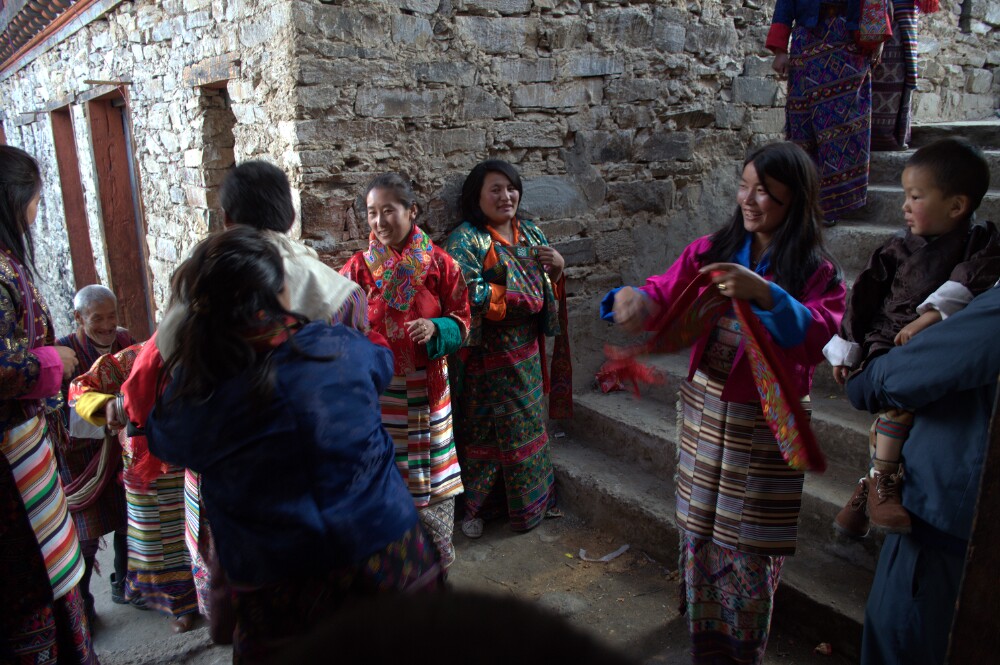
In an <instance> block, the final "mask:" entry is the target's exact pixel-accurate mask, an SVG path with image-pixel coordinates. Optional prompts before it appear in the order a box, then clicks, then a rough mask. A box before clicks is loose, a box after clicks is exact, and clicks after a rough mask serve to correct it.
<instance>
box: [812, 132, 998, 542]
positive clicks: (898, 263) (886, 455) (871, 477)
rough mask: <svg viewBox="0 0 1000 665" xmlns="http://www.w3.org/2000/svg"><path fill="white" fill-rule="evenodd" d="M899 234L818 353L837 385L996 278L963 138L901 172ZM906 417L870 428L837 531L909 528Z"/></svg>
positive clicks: (981, 170) (979, 175) (992, 246)
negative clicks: (902, 222)
mask: <svg viewBox="0 0 1000 665" xmlns="http://www.w3.org/2000/svg"><path fill="white" fill-rule="evenodd" d="M902 181H903V190H904V192H905V195H906V198H905V201H904V203H903V213H904V217H905V219H906V226H907V230H906V232H905V234H902V235H896V236H894V237H893V238H891V239H890V240H888V241H887V242H886V243H884V244H883V245H882V246H881V247H879V248H878V249H877V250H875V252H874V254H872V256H871V258H870V259H869V260H868V265H867V266H866V267H865V269H864V271H862V272H861V274H860V275H859V276H858V278H857V280H856V281H855V282H854V287H853V288H852V290H851V296H850V302H849V303H848V306H847V313H846V315H845V316H844V320H843V322H842V323H841V327H840V334H839V335H837V336H835V337H834V338H833V339H831V340H830V342H829V343H828V344H827V345H826V347H825V348H824V349H823V355H825V356H826V359H827V360H828V361H829V362H830V364H831V365H833V376H834V379H835V380H836V381H837V383H840V384H843V383H844V382H845V381H846V380H847V377H848V375H849V374H850V373H851V372H852V371H854V370H857V369H860V368H862V367H864V366H865V365H866V364H868V363H869V362H871V361H872V360H873V359H875V358H877V357H878V356H880V355H882V354H884V353H886V352H887V351H888V350H889V349H891V348H892V347H893V346H899V345H901V344H906V343H907V342H908V341H909V340H910V339H911V338H913V336H914V335H916V334H917V333H919V332H920V331H921V330H923V329H925V328H927V327H928V326H931V325H933V324H935V323H937V322H938V321H941V320H943V319H945V318H947V317H948V316H950V315H952V314H954V313H955V312H957V311H959V310H961V309H962V308H963V307H965V306H966V305H967V304H968V303H969V301H971V300H972V299H973V298H974V297H975V296H977V295H979V294H980V293H982V292H983V291H985V290H986V289H989V288H990V287H992V286H993V285H994V284H995V283H996V282H997V279H998V278H1000V235H998V232H997V229H996V227H995V226H994V225H993V224H992V223H989V222H985V223H977V222H976V221H975V219H974V213H975V211H976V209H977V208H978V207H979V205H980V203H981V202H982V200H983V197H984V196H985V195H986V191H987V190H988V189H989V182H990V171H989V165H988V164H987V162H986V159H985V158H984V157H983V155H982V153H981V152H980V151H979V150H978V149H977V148H976V147H974V146H972V145H971V144H970V143H968V142H967V141H965V140H962V139H956V138H947V139H942V140H939V141H935V142H934V143H931V144H930V145H927V146H925V147H923V148H921V149H919V150H917V151H916V153H914V154H913V156H912V157H910V159H909V160H908V161H907V163H906V168H905V169H904V170H903V177H902ZM912 425H913V414H912V413H910V412H908V411H905V410H902V409H892V410H887V411H884V412H882V413H880V414H879V416H878V418H877V419H876V420H875V423H874V424H873V425H872V436H871V439H872V441H871V443H872V445H873V447H874V452H873V455H872V468H871V470H870V471H869V473H868V475H867V476H865V477H864V478H861V479H860V480H859V481H858V485H857V487H856V488H855V491H854V495H853V496H852V497H851V499H850V501H848V503H847V505H846V506H844V508H843V509H842V510H841V511H840V512H839V513H838V514H837V517H836V519H835V521H834V524H835V526H836V527H837V529H838V530H840V531H841V532H843V533H845V534H847V535H850V536H853V537H863V536H865V535H866V534H867V533H868V524H869V519H870V521H871V524H872V526H875V527H876V528H878V529H882V530H884V531H888V532H892V533H908V532H909V531H910V528H911V522H910V515H909V513H907V512H906V509H905V508H904V507H903V505H902V498H901V496H900V490H901V484H902V479H903V466H902V464H901V457H902V447H903V442H904V441H905V440H906V437H907V435H908V434H909V431H910V427H911V426H912Z"/></svg>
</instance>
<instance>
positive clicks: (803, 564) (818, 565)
mask: <svg viewBox="0 0 1000 665" xmlns="http://www.w3.org/2000/svg"><path fill="white" fill-rule="evenodd" d="M552 459H553V465H554V467H555V472H556V479H557V483H558V491H559V492H560V497H562V498H561V501H563V504H564V505H565V506H566V507H567V509H568V510H570V511H571V512H572V513H573V514H574V515H576V516H578V517H581V518H584V519H587V520H588V521H589V522H591V523H592V524H593V525H594V526H596V527H598V528H601V529H602V530H606V531H609V532H611V533H613V534H614V535H616V536H619V537H621V538H623V539H624V540H623V542H627V541H631V542H629V544H630V545H632V546H633V547H639V548H641V549H643V550H644V551H647V552H649V553H650V554H651V555H652V556H653V557H655V558H657V559H660V560H661V561H667V562H671V563H672V562H676V561H677V543H678V538H679V532H678V531H677V527H676V525H675V523H674V502H673V495H672V493H668V494H669V496H663V494H662V492H660V493H654V492H651V491H649V488H650V487H653V486H657V485H659V486H664V485H665V484H664V483H663V482H662V480H660V479H659V478H656V477H655V476H652V475H651V474H649V473H646V472H643V471H634V470H630V471H628V473H624V472H617V470H616V469H615V467H616V466H617V465H616V464H615V462H614V460H613V459H612V458H610V457H608V456H607V455H604V454H602V453H599V452H596V451H592V450H587V449H584V448H581V447H580V446H577V445H560V446H555V447H553V450H552ZM640 487H645V488H646V489H647V491H645V492H643V491H640V490H638V489H636V488H640ZM595 495H597V496H596V497H595ZM581 497H592V500H591V502H590V505H586V500H585V499H584V500H581ZM652 534H655V536H654V535H652ZM671 567H676V563H673V565H672V566H671ZM818 571H823V572H825V573H827V574H826V575H824V574H819V575H818V574H817V572H818ZM835 571H839V572H840V573H841V575H845V576H846V577H847V578H849V580H850V583H846V584H845V583H844V582H843V581H842V580H840V579H830V576H829V573H832V572H835ZM871 579H872V575H871V572H870V571H868V570H865V569H864V568H861V567H858V566H854V565H852V564H850V563H849V562H846V561H844V560H842V559H838V558H836V557H834V556H832V555H829V554H826V553H824V552H822V551H821V550H819V549H816V548H813V547H811V546H810V545H809V544H808V542H803V541H801V539H800V542H799V544H798V552H797V554H796V555H795V556H791V557H787V558H786V559H785V563H784V564H783V569H782V575H781V583H780V584H779V587H778V592H777V594H776V598H775V607H774V621H775V623H776V624H778V625H781V626H783V627H789V628H792V629H793V630H794V631H795V632H796V633H798V634H800V635H802V636H804V637H806V638H809V639H813V640H815V641H817V643H818V642H829V643H830V644H832V645H833V647H834V650H835V651H837V652H838V653H842V654H845V655H848V656H851V657H857V655H858V650H859V646H860V643H861V629H862V624H863V621H864V597H865V596H866V595H867V589H868V588H870V586H871Z"/></svg>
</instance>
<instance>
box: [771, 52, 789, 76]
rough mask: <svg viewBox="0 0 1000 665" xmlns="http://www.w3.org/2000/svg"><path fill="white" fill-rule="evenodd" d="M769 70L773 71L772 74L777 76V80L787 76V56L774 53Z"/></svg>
mask: <svg viewBox="0 0 1000 665" xmlns="http://www.w3.org/2000/svg"><path fill="white" fill-rule="evenodd" d="M771 69H773V70H774V73H775V74H777V75H778V78H785V77H786V76H788V54H787V53H775V54H774V62H772V63H771Z"/></svg>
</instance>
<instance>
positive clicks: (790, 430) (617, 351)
mask: <svg viewBox="0 0 1000 665" xmlns="http://www.w3.org/2000/svg"><path fill="white" fill-rule="evenodd" d="M711 283H712V282H711V276H710V275H708V274H702V275H699V276H698V277H697V278H696V279H695V280H694V281H692V282H691V284H689V285H688V286H687V288H685V289H684V292H683V293H682V294H681V295H680V297H679V298H678V299H677V300H676V302H674V303H673V304H672V305H671V306H670V307H669V308H668V309H667V310H666V312H665V313H664V314H662V315H661V316H659V317H658V319H657V320H656V321H655V322H654V324H653V328H654V330H656V331H657V332H656V334H655V335H653V337H651V338H650V339H649V340H647V341H645V342H643V343H642V344H638V345H636V346H632V347H613V346H607V347H605V354H606V355H607V356H608V358H609V360H608V361H607V362H606V363H605V364H604V365H603V366H602V368H601V371H602V372H607V373H614V374H616V375H617V377H618V378H619V380H621V381H622V383H626V382H628V383H631V384H632V386H633V390H634V392H635V393H636V394H638V384H639V383H640V382H642V383H649V382H650V381H649V377H650V375H651V370H650V368H648V367H646V366H644V365H642V364H641V363H639V362H638V361H636V360H635V356H638V355H643V354H649V353H673V352H675V351H679V350H681V349H683V348H685V347H687V346H690V345H691V344H693V343H694V342H695V341H696V340H697V339H699V338H700V337H702V336H704V335H707V334H708V333H709V331H710V330H711V329H712V328H713V327H714V326H715V325H716V323H717V322H718V320H719V318H720V317H721V316H722V315H724V314H725V313H726V312H728V311H729V309H730V308H732V309H734V310H735V312H736V318H737V320H738V321H739V323H740V331H741V332H742V333H743V336H744V338H745V339H746V344H745V351H746V354H747V356H748V360H749V362H750V371H751V373H752V374H753V378H754V385H755V386H756V388H757V394H758V395H759V396H760V405H761V408H762V409H763V410H764V418H765V420H766V421H767V424H768V427H770V429H771V432H772V433H773V434H774V438H775V440H776V441H777V442H778V448H779V449H780V450H781V455H782V456H783V457H784V458H785V461H786V462H788V465H789V466H790V467H792V468H793V469H797V470H800V471H815V472H822V471H824V470H825V469H826V460H825V458H824V457H823V453H822V451H821V450H820V448H819V444H818V443H817V442H816V437H815V435H814V434H813V432H812V429H811V428H810V426H809V418H808V416H807V415H806V413H805V411H804V410H803V408H802V405H801V403H800V402H799V396H798V395H796V390H795V388H794V387H793V386H794V384H793V383H792V381H791V378H790V377H789V376H788V370H787V369H786V368H785V366H784V364H783V363H782V361H781V358H780V356H779V354H778V351H777V349H775V348H774V343H773V342H772V341H771V338H770V336H769V335H768V334H767V331H766V330H765V329H764V326H763V324H762V323H761V322H760V319H758V318H757V316H756V315H755V314H754V313H753V310H752V309H751V308H750V303H749V302H747V301H746V300H741V299H737V298H733V299H730V298H727V297H725V296H723V295H722V293H721V292H719V291H718V289H715V288H704V287H706V286H711ZM703 289H704V290H703Z"/></svg>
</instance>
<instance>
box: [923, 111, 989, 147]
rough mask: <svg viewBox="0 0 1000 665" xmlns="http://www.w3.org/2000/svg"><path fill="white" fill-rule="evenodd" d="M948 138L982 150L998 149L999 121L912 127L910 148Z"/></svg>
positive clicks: (940, 123) (973, 121) (946, 123)
mask: <svg viewBox="0 0 1000 665" xmlns="http://www.w3.org/2000/svg"><path fill="white" fill-rule="evenodd" d="M948 136H961V137H964V138H966V139H968V140H969V141H970V142H972V143H974V144H975V145H977V146H979V147H980V148H982V149H983V150H998V149H1000V119H996V118H994V119H991V120H967V121H965V122H934V123H928V124H922V125H914V126H913V130H912V135H911V137H910V147H911V148H919V147H920V146H924V145H927V144H928V143H930V142H932V141H936V140H938V139H943V138H945V137H948Z"/></svg>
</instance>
